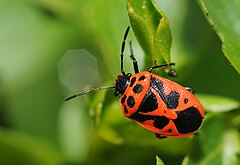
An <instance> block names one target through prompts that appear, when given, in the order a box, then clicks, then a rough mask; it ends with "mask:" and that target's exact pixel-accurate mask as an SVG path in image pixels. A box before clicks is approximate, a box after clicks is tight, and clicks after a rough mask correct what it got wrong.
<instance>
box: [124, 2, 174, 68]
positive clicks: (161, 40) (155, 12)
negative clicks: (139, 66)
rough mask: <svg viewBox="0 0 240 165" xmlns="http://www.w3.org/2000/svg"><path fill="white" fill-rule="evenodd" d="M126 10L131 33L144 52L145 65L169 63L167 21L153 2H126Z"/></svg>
mask: <svg viewBox="0 0 240 165" xmlns="http://www.w3.org/2000/svg"><path fill="white" fill-rule="evenodd" d="M127 9H128V15H129V19H130V22H131V25H132V28H133V31H134V33H135V35H136V38H137V39H138V41H139V43H140V45H141V47H142V49H143V50H144V52H145V65H146V66H151V65H152V64H153V62H154V60H157V62H158V63H162V61H163V60H164V61H165V63H170V62H171V60H170V47H171V43H172V36H171V31H170V27H169V24H168V20H167V18H166V16H165V15H164V14H163V12H162V11H161V10H160V9H159V8H158V6H157V5H156V3H155V2H154V0H137V1H136V0H128V1H127Z"/></svg>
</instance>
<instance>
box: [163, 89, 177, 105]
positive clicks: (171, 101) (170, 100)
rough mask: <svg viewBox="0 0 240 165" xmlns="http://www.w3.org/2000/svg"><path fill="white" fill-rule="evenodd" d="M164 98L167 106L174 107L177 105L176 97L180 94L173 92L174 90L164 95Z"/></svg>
mask: <svg viewBox="0 0 240 165" xmlns="http://www.w3.org/2000/svg"><path fill="white" fill-rule="evenodd" d="M165 97H166V99H167V103H166V104H167V107H168V108H170V109H175V108H177V107H178V99H179V97H180V94H179V93H177V92H175V91H171V92H170V93H169V94H168V95H165Z"/></svg>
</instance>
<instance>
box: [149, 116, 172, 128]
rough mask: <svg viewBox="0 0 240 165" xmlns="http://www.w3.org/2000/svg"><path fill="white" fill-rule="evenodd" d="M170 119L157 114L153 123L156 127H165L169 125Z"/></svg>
mask: <svg viewBox="0 0 240 165" xmlns="http://www.w3.org/2000/svg"><path fill="white" fill-rule="evenodd" d="M168 123H169V119H168V118H166V117H164V116H155V117H154V122H153V125H154V126H155V127H156V128H159V129H163V128H164V127H165V126H166V125H168Z"/></svg>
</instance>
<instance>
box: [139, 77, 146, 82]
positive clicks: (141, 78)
mask: <svg viewBox="0 0 240 165" xmlns="http://www.w3.org/2000/svg"><path fill="white" fill-rule="evenodd" d="M145 78H146V77H145V76H141V77H140V78H139V79H138V80H139V81H141V80H144V79H145Z"/></svg>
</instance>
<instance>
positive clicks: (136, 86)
mask: <svg viewBox="0 0 240 165" xmlns="http://www.w3.org/2000/svg"><path fill="white" fill-rule="evenodd" d="M142 90H143V86H142V85H141V84H137V85H135V86H134V87H133V92H134V93H136V94H139V93H140V92H142Z"/></svg>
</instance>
